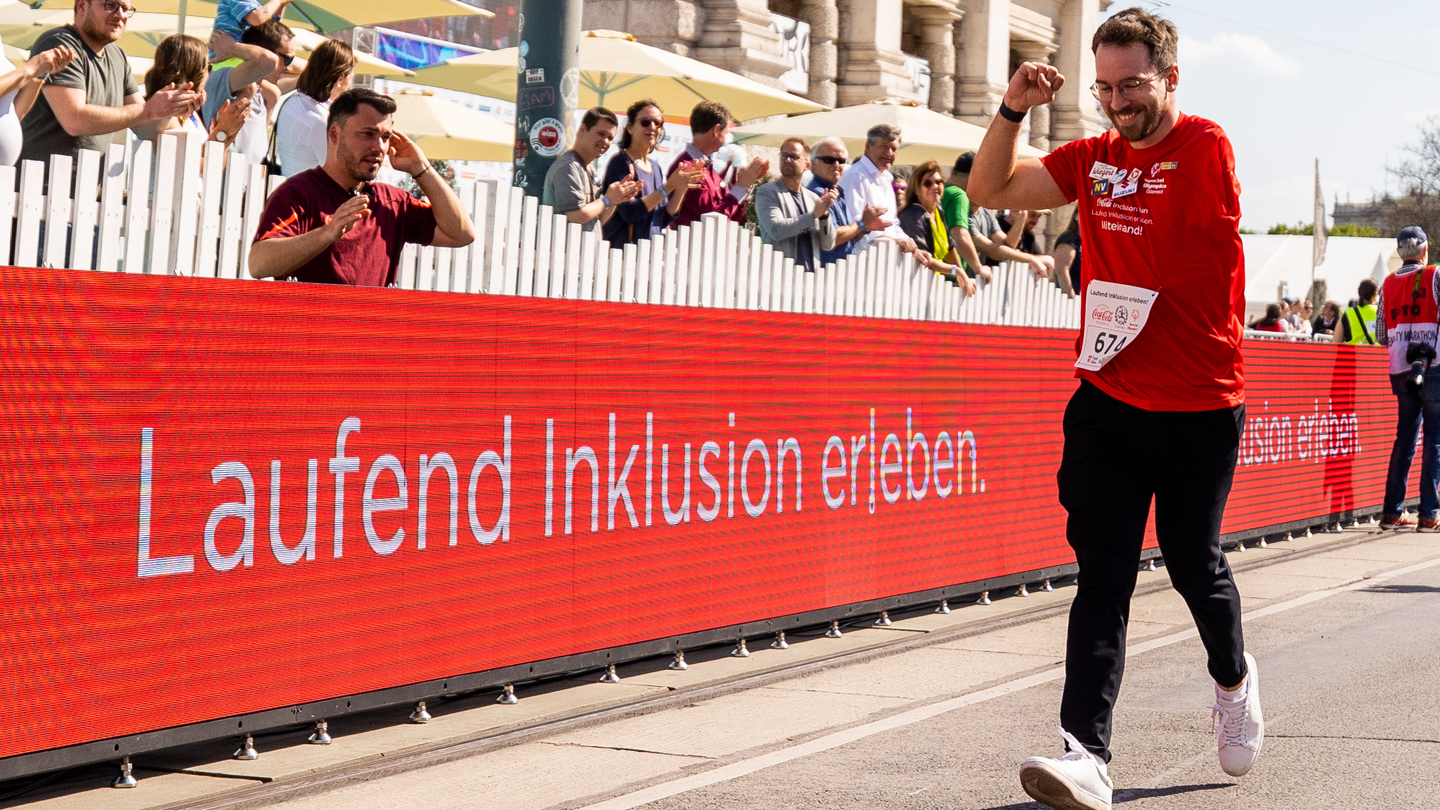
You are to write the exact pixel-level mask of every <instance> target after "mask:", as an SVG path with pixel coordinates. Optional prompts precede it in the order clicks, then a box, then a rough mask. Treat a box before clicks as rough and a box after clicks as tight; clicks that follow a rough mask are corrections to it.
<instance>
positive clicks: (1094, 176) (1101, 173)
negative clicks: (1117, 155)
mask: <svg viewBox="0 0 1440 810" xmlns="http://www.w3.org/2000/svg"><path fill="white" fill-rule="evenodd" d="M1118 171H1120V170H1119V169H1117V168H1115V167H1114V166H1111V165H1110V164H1109V163H1101V162H1100V161H1098V160H1097V161H1095V165H1094V166H1091V167H1090V179H1091V180H1109V179H1110V177H1111V176H1113V175H1114V174H1115V173H1116V172H1118Z"/></svg>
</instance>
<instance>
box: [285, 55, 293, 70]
mask: <svg viewBox="0 0 1440 810" xmlns="http://www.w3.org/2000/svg"><path fill="white" fill-rule="evenodd" d="M294 62H295V54H293V53H292V54H290V55H289V56H287V57H285V67H287V68H288V67H290V65H292V64H294Z"/></svg>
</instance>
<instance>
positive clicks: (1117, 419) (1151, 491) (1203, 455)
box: [1059, 382, 1245, 762]
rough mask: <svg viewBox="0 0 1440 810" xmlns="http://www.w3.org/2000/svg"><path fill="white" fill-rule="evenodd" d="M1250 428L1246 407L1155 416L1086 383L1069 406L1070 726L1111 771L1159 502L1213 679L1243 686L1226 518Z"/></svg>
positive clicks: (1063, 705) (1166, 549)
mask: <svg viewBox="0 0 1440 810" xmlns="http://www.w3.org/2000/svg"><path fill="white" fill-rule="evenodd" d="M1244 429H1245V406H1243V405H1241V406H1240V407H1238V408H1233V409H1232V408H1225V409H1221V410H1215V411H1200V412H1195V413H1181V412H1156V411H1146V410H1143V409H1140V408H1136V407H1134V406H1131V405H1127V404H1125V403H1123V402H1120V401H1119V400H1117V399H1114V398H1113V397H1111V396H1109V395H1108V394H1105V393H1104V392H1103V391H1101V390H1100V389H1099V388H1096V387H1095V386H1093V385H1091V384H1090V383H1086V382H1082V383H1081V384H1080V389H1079V390H1078V391H1076V392H1075V396H1073V397H1072V398H1071V399H1070V404H1069V406H1068V407H1066V409H1065V450H1064V455H1063V457H1062V460H1061V463H1060V474H1059V484H1060V503H1061V505H1063V506H1064V507H1065V510H1066V511H1067V512H1068V513H1069V521H1068V523H1067V525H1066V537H1067V539H1068V540H1069V541H1070V547H1071V548H1073V549H1074V550H1075V557H1076V560H1077V561H1078V562H1079V567H1080V573H1079V581H1078V582H1077V589H1076V593H1075V600H1074V602H1072V603H1071V605H1070V630H1069V635H1068V637H1067V639H1066V646H1065V692H1064V697H1063V698H1062V699H1061V702H1060V724H1061V726H1062V727H1063V728H1064V729H1065V730H1066V731H1068V732H1070V733H1071V734H1072V735H1074V736H1075V738H1076V739H1077V740H1079V741H1080V743H1081V744H1082V745H1084V746H1085V747H1086V748H1087V749H1089V750H1090V751H1092V752H1093V753H1095V754H1098V755H1099V756H1101V757H1103V758H1104V759H1105V761H1106V762H1109V761H1110V722H1111V715H1112V713H1113V712H1114V709H1115V698H1116V696H1117V695H1118V694H1119V692H1120V678H1121V675H1122V674H1123V673H1124V671H1125V628H1126V625H1127V623H1128V622H1129V620H1130V597H1131V595H1132V594H1133V593H1134V591H1135V580H1136V577H1137V575H1138V573H1139V569H1140V546H1141V544H1142V542H1143V541H1144V536H1145V524H1146V522H1147V520H1148V518H1149V514H1150V502H1151V500H1152V498H1153V500H1154V502H1155V530H1156V534H1157V535H1158V537H1159V541H1160V552H1161V554H1163V555H1164V558H1165V570H1166V571H1167V572H1169V574H1170V582H1171V583H1172V584H1173V585H1174V586H1175V590H1176V591H1177V592H1178V593H1179V594H1180V595H1181V597H1183V598H1184V599H1185V603H1186V604H1187V605H1188V606H1189V608H1190V613H1191V615H1192V616H1194V617H1195V624H1196V626H1197V627H1198V628H1199V631H1200V640H1201V642H1202V643H1203V644H1204V645H1205V652H1206V653H1207V655H1208V657H1209V670H1210V675H1211V677H1213V678H1214V679H1215V680H1216V681H1217V682H1219V683H1220V684H1222V685H1224V686H1227V687H1228V686H1234V685H1236V684H1238V683H1240V681H1241V679H1243V678H1244V677H1245V660H1244V651H1245V642H1244V639H1243V637H1242V635H1241V629H1240V594H1239V592H1238V591H1236V589H1235V580H1234V578H1233V577H1232V576H1231V574H1230V566H1229V565H1228V564H1227V563H1226V560H1225V555H1224V553H1223V552H1222V551H1221V550H1220V519H1221V515H1222V514H1223V513H1224V511H1225V501H1226V499H1227V498H1228V497H1229V496H1230V485H1231V483H1232V482H1233V481H1234V478H1235V461H1236V458H1237V451H1238V449H1239V445H1240V435H1241V432H1242V431H1243V430H1244Z"/></svg>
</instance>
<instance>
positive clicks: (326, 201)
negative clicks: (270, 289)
mask: <svg viewBox="0 0 1440 810" xmlns="http://www.w3.org/2000/svg"><path fill="white" fill-rule="evenodd" d="M394 113H395V100H394V99H392V98H390V97H389V96H385V95H381V94H380V93H376V92H375V91H373V90H366V89H360V88H357V89H354V90H347V91H345V92H344V93H341V94H340V97H339V98H337V99H335V101H334V102H332V103H331V105H330V118H329V121H328V123H327V131H328V135H327V138H328V141H329V145H328V147H327V149H326V153H325V164H324V165H323V166H317V167H315V168H313V169H309V170H307V171H303V172H300V173H299V174H297V175H295V176H294V177H291V178H290V179H289V180H286V181H285V182H284V183H283V184H281V186H280V187H279V188H277V189H275V193H274V194H272V195H271V196H270V201H269V202H267V203H266V204H265V212H264V213H263V214H261V216H260V226H259V228H258V229H257V230H256V235H255V242H254V244H253V245H252V246H251V247H250V275H252V276H254V277H255V278H294V279H298V280H299V281H309V282H312V283H316V284H351V285H355V286H360V287H387V286H389V285H391V284H393V283H395V271H396V269H397V268H398V267H399V266H400V251H401V249H402V248H404V247H405V243H407V242H411V243H414V244H419V245H434V246H435V247H465V246H466V245H468V244H470V243H471V242H472V241H474V240H475V227H474V225H473V224H472V223H471V222H470V218H469V217H467V216H465V211H464V210H463V209H462V208H461V207H460V200H459V198H457V197H456V196H455V192H454V191H451V190H450V185H449V184H448V183H446V182H445V180H444V179H443V178H441V177H440V175H439V174H438V173H437V172H436V171H435V169H434V167H432V166H431V165H430V162H429V161H428V160H426V159H425V153H424V152H422V151H420V147H419V146H416V145H415V142H414V141H412V140H410V139H409V138H407V137H405V136H404V135H403V134H401V133H400V132H398V131H397V130H395V128H394V122H393V120H392V118H391V116H392V115H394ZM386 157H389V159H390V167H391V168H393V169H395V170H396V171H400V172H406V173H408V174H409V175H410V176H411V177H413V178H415V183H416V185H418V186H419V187H420V191H421V192H423V193H424V194H425V199H423V200H417V199H415V198H414V197H411V196H410V194H409V192H406V191H403V190H401V189H398V188H396V187H395V186H391V185H386V184H385V183H376V182H373V181H374V180H375V177H376V175H377V174H378V173H379V172H380V166H381V165H382V164H384V162H385V159H386Z"/></svg>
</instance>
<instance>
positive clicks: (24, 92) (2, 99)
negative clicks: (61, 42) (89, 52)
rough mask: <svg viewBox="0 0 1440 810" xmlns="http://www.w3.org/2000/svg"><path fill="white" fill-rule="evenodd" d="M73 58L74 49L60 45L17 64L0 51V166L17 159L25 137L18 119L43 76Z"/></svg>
mask: <svg viewBox="0 0 1440 810" xmlns="http://www.w3.org/2000/svg"><path fill="white" fill-rule="evenodd" d="M73 61H75V51H73V50H71V49H70V48H67V47H65V46H61V47H58V48H51V49H50V50H48V51H45V52H44V53H37V54H35V55H34V56H32V57H30V59H29V60H28V61H27V62H25V64H23V65H21V66H20V67H18V68H17V67H15V63H13V62H11V61H10V60H9V59H7V58H5V56H4V55H3V54H0V166H14V165H15V163H16V161H18V160H19V159H20V147H21V145H23V144H24V137H23V136H22V135H21V132H20V119H22V118H24V117H25V114H26V113H28V112H30V108H31V107H32V106H34V105H35V99H37V98H39V97H40V88H41V87H44V86H45V77H47V76H49V75H50V74H51V73H58V72H59V71H62V70H64V69H65V68H66V67H67V66H68V65H69V64H70V63H71V62H73Z"/></svg>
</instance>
